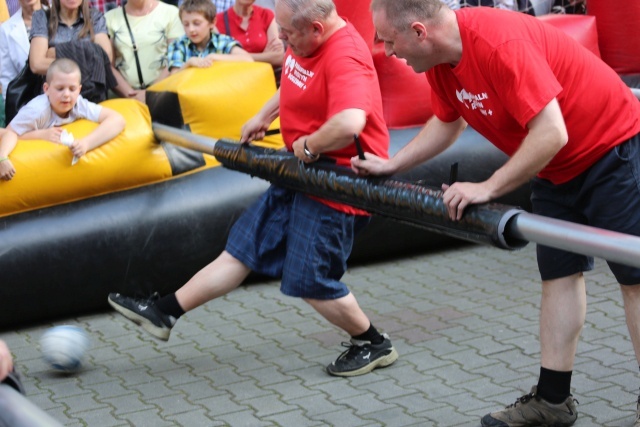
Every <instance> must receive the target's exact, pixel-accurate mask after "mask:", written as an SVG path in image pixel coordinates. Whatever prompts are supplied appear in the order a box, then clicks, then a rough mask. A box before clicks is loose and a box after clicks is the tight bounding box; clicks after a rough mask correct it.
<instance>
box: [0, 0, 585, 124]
mask: <svg viewBox="0 0 640 427" xmlns="http://www.w3.org/2000/svg"><path fill="white" fill-rule="evenodd" d="M49 1H50V2H51V4H49V3H48V2H49ZM182 2H183V0H162V1H160V0H6V3H7V8H8V10H9V13H10V15H11V17H10V19H8V20H7V21H6V22H4V23H2V25H1V26H0V87H1V89H2V100H1V102H0V126H2V127H4V125H5V123H4V101H5V100H6V98H7V87H8V86H9V83H10V82H11V81H12V80H13V79H14V78H16V77H17V76H18V75H19V74H20V72H21V71H22V70H23V68H24V67H25V66H28V67H29V68H30V70H31V71H33V72H34V73H36V74H39V75H44V74H45V73H46V71H47V68H48V66H49V65H50V64H51V63H52V62H53V60H54V59H56V58H60V57H67V58H70V59H73V60H74V61H76V62H77V63H78V64H79V65H80V68H81V70H82V72H83V73H82V75H83V82H82V85H83V88H82V90H83V92H82V94H83V96H84V97H85V98H87V99H89V100H91V101H93V102H100V101H102V100H104V99H105V98H106V97H125V98H133V99H137V100H139V101H141V102H144V101H145V90H146V88H147V87H148V86H150V85H151V84H153V83H155V82H157V81H159V80H161V79H163V78H165V77H167V76H168V75H169V74H170V73H169V67H168V65H169V61H170V60H171V55H170V52H169V50H170V47H171V46H172V44H173V43H174V42H175V41H177V40H178V39H180V38H181V37H184V36H185V30H184V25H183V24H184V22H182V20H181V18H180V16H179V11H178V7H179V6H180V5H181V4H182ZM211 2H212V3H213V5H214V6H215V10H216V12H217V15H216V19H215V26H214V28H213V29H212V30H211V33H212V34H225V35H227V36H230V37H231V38H233V39H234V40H235V41H237V43H238V46H239V47H240V48H242V49H243V50H244V51H246V52H248V53H249V54H250V56H251V57H252V59H253V60H254V61H261V62H266V63H269V64H271V65H272V66H273V69H274V73H275V76H276V82H277V83H278V82H279V75H280V69H281V64H282V60H283V57H284V51H285V46H284V44H283V42H282V41H281V40H280V38H279V37H278V28H277V24H276V22H275V19H274V14H273V9H274V8H275V0H211ZM442 2H443V3H445V4H447V5H448V6H449V7H450V8H452V9H458V8H461V7H471V6H492V7H497V8H505V9H512V10H519V11H523V12H527V13H533V10H534V8H533V6H532V2H533V3H535V2H536V0H442ZM541 2H542V3H545V4H544V7H545V8H546V9H548V11H549V12H552V13H584V12H585V8H586V0H538V2H537V3H541ZM537 3H536V4H537ZM538 7H539V6H538ZM546 9H545V10H546ZM218 37H219V36H217V35H215V36H213V39H214V40H216V39H217V38H218ZM187 39H188V37H187ZM195 49H196V50H198V49H197V47H196V48H195ZM173 53H175V51H174V52H173ZM200 54H202V52H201V53H200ZM223 54H224V53H223ZM191 56H193V54H192V55H191ZM204 56H206V55H204ZM211 58H212V57H209V59H210V60H211ZM234 59H238V58H234ZM240 59H242V58H240ZM193 62H195V61H193ZM96 63H97V64H98V66H96ZM207 63H209V64H210V63H211V61H208V62H207ZM100 64H102V65H104V66H100Z"/></svg>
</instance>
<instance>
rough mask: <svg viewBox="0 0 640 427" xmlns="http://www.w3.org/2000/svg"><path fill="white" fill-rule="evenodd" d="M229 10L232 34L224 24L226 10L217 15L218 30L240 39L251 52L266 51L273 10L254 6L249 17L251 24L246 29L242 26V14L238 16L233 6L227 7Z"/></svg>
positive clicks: (243, 46) (243, 45)
mask: <svg viewBox="0 0 640 427" xmlns="http://www.w3.org/2000/svg"><path fill="white" fill-rule="evenodd" d="M227 12H228V14H229V30H230V31H231V34H229V33H228V32H227V30H226V28H225V25H224V12H220V13H218V14H217V15H216V28H218V31H219V32H220V33H222V34H227V35H229V36H231V37H233V38H234V39H236V40H238V41H239V42H240V44H241V45H242V48H243V49H244V50H246V51H247V52H249V53H261V52H264V48H265V47H266V46H267V41H268V38H267V29H268V28H269V25H271V22H272V21H273V17H274V15H273V11H272V10H271V9H265V8H263V7H260V6H253V12H251V16H250V17H249V26H248V27H247V30H246V31H245V30H243V29H242V28H241V27H240V24H242V16H238V15H237V14H236V12H235V10H233V7H230V8H229V9H227Z"/></svg>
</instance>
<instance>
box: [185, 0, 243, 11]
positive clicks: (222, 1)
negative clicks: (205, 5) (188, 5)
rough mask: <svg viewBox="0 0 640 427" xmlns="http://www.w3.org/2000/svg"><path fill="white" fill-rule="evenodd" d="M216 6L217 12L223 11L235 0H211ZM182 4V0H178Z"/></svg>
mask: <svg viewBox="0 0 640 427" xmlns="http://www.w3.org/2000/svg"><path fill="white" fill-rule="evenodd" d="M211 1H212V2H213V4H214V5H215V6H216V10H217V11H218V12H224V11H225V10H227V9H229V8H230V7H231V6H233V4H234V3H235V0H211ZM180 4H182V1H181V2H180Z"/></svg>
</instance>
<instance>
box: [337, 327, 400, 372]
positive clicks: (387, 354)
mask: <svg viewBox="0 0 640 427" xmlns="http://www.w3.org/2000/svg"><path fill="white" fill-rule="evenodd" d="M382 336H383V337H384V341H383V342H382V343H380V344H372V343H371V341H359V340H354V339H353V338H352V339H351V343H342V345H343V346H345V347H348V349H347V350H345V351H344V352H342V354H341V355H340V356H338V358H337V359H336V361H335V362H332V363H331V365H329V366H327V372H328V373H329V375H333V376H337V377H355V376H356V375H364V374H366V373H369V372H371V371H373V370H374V369H376V368H384V367H386V366H389V365H391V364H392V363H393V362H395V361H396V360H397V359H398V352H397V351H396V349H395V348H393V345H392V344H391V340H390V339H389V335H387V334H382Z"/></svg>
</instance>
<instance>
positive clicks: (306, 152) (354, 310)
mask: <svg viewBox="0 0 640 427" xmlns="http://www.w3.org/2000/svg"><path fill="white" fill-rule="evenodd" d="M276 21H277V23H278V26H279V28H280V38H281V39H283V40H284V41H285V42H287V44H288V49H287V52H286V53H285V63H284V69H283V75H282V84H281V87H280V89H279V90H278V92H276V94H275V95H274V96H273V97H272V98H271V99H270V100H269V101H267V103H266V104H265V105H264V107H263V108H262V109H261V110H260V111H259V112H258V114H257V115H256V116H255V117H253V118H252V119H251V120H249V121H248V122H247V123H246V124H245V125H244V126H243V128H242V140H243V141H252V140H258V139H262V138H263V137H264V135H265V132H266V130H267V129H268V128H269V126H270V124H271V123H272V122H273V120H274V119H275V118H276V117H278V116H280V125H281V130H282V135H283V138H284V141H285V143H286V146H287V149H288V150H289V151H292V152H293V153H294V154H295V155H296V156H297V157H298V158H299V159H300V160H301V161H303V162H305V163H312V162H315V161H316V160H318V159H319V157H320V155H321V154H322V155H323V156H326V157H329V158H332V159H334V160H335V161H336V163H337V164H339V165H343V166H348V165H349V164H350V159H351V157H352V156H353V155H355V153H356V148H355V145H354V138H355V137H354V136H355V135H358V137H359V139H360V141H361V143H362V146H363V148H364V149H366V150H367V151H369V152H371V153H375V154H376V155H377V156H380V157H382V158H387V157H388V154H387V153H388V148H389V135H388V133H387V129H386V126H385V122H384V119H383V116H382V99H381V95H380V91H379V89H378V87H379V86H378V79H377V75H376V72H375V69H374V66H373V59H372V58H371V54H370V52H369V49H368V47H367V44H366V43H365V42H364V40H363V39H362V37H361V36H360V35H359V34H358V32H357V31H356V30H355V28H354V27H353V25H351V24H349V23H347V22H346V21H344V20H343V19H342V18H340V17H339V16H338V15H337V13H336V9H335V5H334V4H333V2H332V0H288V1H287V2H284V1H280V2H278V3H277V4H276ZM368 221H369V216H368V215H367V214H366V212H363V211H360V210H357V209H353V208H352V207H350V206H346V205H340V204H336V203H333V202H330V201H326V200H319V199H316V198H311V197H309V196H307V195H305V194H302V193H299V192H295V191H290V190H286V189H283V188H279V187H276V186H271V187H270V188H269V189H268V190H267V192H266V193H265V194H264V195H263V196H262V197H261V198H260V199H259V200H258V201H257V202H256V203H255V204H253V205H252V206H250V207H249V208H248V209H247V210H246V211H245V212H244V213H243V215H242V216H241V217H240V218H239V219H238V221H237V222H236V223H235V224H234V226H233V228H232V230H231V232H230V233H229V238H228V240H227V245H226V248H225V251H224V252H223V253H222V254H221V255H220V256H219V257H218V258H217V259H216V260H214V261H213V262H212V263H211V264H209V265H208V266H206V267H204V268H203V269H202V270H201V271H200V272H198V273H197V274H196V275H195V276H194V277H193V278H192V279H191V280H190V281H189V282H187V284H186V285H184V286H183V287H182V288H180V289H179V290H178V291H177V292H176V293H175V294H170V295H166V296H164V297H162V298H160V299H157V298H152V299H150V300H140V299H136V298H130V297H126V296H123V295H120V294H111V295H109V302H110V304H111V305H112V306H113V307H114V308H115V309H116V310H117V311H119V312H120V313H122V314H123V315H124V316H126V317H127V318H129V319H131V320H133V321H135V322H137V323H140V324H142V326H143V327H144V328H145V329H146V330H147V331H148V332H151V333H152V334H153V335H154V336H156V337H158V338H160V339H164V340H167V339H168V338H169V332H170V330H171V328H172V327H173V325H174V323H175V321H176V320H177V319H178V318H179V317H180V316H181V315H183V314H184V313H185V312H187V311H189V310H192V309H194V308H196V307H198V306H200V305H202V304H204V303H205V302H207V301H209V300H212V299H214V298H217V297H219V296H222V295H224V294H226V293H228V292H230V291H232V290H233V289H235V288H236V287H238V286H239V285H240V284H241V283H242V281H243V280H244V279H245V278H246V277H247V275H249V273H250V272H251V271H255V272H258V273H260V274H264V275H268V276H272V277H281V278H282V284H281V288H280V289H281V291H282V292H283V293H284V294H285V295H289V296H293V297H298V298H302V299H304V300H305V301H306V302H307V303H309V304H310V305H311V306H312V307H313V308H314V309H315V310H316V311H317V312H318V313H320V314H321V315H322V316H323V317H325V318H326V319H327V320H328V321H329V322H331V323H333V324H334V325H336V326H338V327H339V328H341V329H342V330H344V331H345V332H347V333H348V334H349V335H350V336H351V345H350V347H349V349H348V350H346V351H344V352H343V353H342V354H341V355H340V356H339V357H338V358H337V359H336V361H335V362H333V363H331V364H330V365H329V366H327V372H328V373H329V374H331V375H336V376H354V375H362V374H366V373H368V372H370V371H372V370H373V369H375V368H380V367H385V366H388V365H390V364H392V363H393V362H395V360H396V359H397V358H398V353H397V351H396V350H395V349H394V347H393V346H392V344H391V341H390V339H389V337H388V336H387V334H381V333H380V332H379V331H378V330H377V329H376V328H375V327H374V326H373V325H372V324H371V322H370V321H369V318H368V317H367V316H366V315H365V314H364V312H363V311H362V309H361V308H360V306H359V305H358V302H357V301H356V299H355V297H354V296H353V294H352V293H351V292H350V291H349V289H348V288H347V286H346V285H345V284H344V283H342V282H341V281H340V279H341V278H342V276H343V275H344V273H345V271H346V266H347V259H348V257H349V255H350V253H351V248H352V246H353V241H354V236H355V234H356V233H357V232H358V231H359V230H360V229H361V228H362V227H364V226H365V225H366V224H367V223H368Z"/></svg>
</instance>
